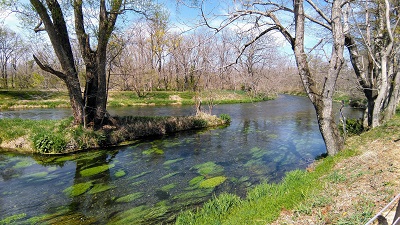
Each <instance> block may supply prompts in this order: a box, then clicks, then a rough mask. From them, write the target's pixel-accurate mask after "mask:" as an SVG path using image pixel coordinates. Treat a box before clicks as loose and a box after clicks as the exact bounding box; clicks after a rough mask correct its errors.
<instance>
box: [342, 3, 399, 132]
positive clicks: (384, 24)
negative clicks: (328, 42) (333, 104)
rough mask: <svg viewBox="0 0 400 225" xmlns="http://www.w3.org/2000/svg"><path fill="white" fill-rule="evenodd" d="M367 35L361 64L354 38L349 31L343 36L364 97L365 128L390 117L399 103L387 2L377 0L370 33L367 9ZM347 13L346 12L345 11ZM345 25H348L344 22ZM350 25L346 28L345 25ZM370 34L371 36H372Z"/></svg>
mask: <svg viewBox="0 0 400 225" xmlns="http://www.w3.org/2000/svg"><path fill="white" fill-rule="evenodd" d="M365 8H366V12H365V14H366V21H365V27H366V32H365V35H364V36H363V42H362V45H364V46H365V47H366V49H367V57H365V58H366V60H365V61H367V63H364V60H363V56H361V54H360V53H359V51H358V45H360V44H359V43H357V42H356V41H355V38H354V37H353V36H352V35H351V34H350V30H347V31H346V33H345V37H346V42H345V45H346V47H347V49H348V52H349V54H350V59H351V64H352V66H353V68H354V71H355V73H356V76H357V78H358V82H359V84H360V86H361V87H362V88H363V91H364V94H365V97H366V98H367V101H368V102H367V108H366V111H365V122H364V126H365V127H371V128H374V127H377V126H379V125H381V124H382V123H383V122H384V121H386V120H388V119H390V118H392V117H393V115H394V114H395V111H396V106H397V104H398V102H399V88H400V87H399V85H400V77H399V68H398V66H397V67H396V63H398V62H396V60H397V59H396V53H394V38H393V30H392V29H391V24H390V23H391V22H390V21H391V20H390V15H389V14H390V10H389V9H390V5H389V1H387V0H385V1H380V2H377V5H376V14H375V17H374V18H376V21H375V22H376V23H375V26H373V29H374V30H373V31H371V24H372V23H373V22H374V21H370V19H369V18H370V15H369V14H370V12H369V10H370V9H369V6H368V5H367V6H366V7H365ZM347 13H348V12H347ZM344 23H345V24H349V21H348V19H345V21H344ZM348 26H349V25H348ZM371 35H374V37H372V36H371Z"/></svg>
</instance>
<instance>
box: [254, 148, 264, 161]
mask: <svg viewBox="0 0 400 225" xmlns="http://www.w3.org/2000/svg"><path fill="white" fill-rule="evenodd" d="M250 152H251V155H252V158H254V159H260V158H262V157H263V156H264V155H265V153H266V152H265V150H264V149H261V148H259V147H253V148H251V149H250Z"/></svg>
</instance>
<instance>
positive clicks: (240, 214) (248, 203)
mask: <svg viewBox="0 0 400 225" xmlns="http://www.w3.org/2000/svg"><path fill="white" fill-rule="evenodd" d="M354 154H356V152H355V151H352V150H345V151H342V152H341V153H339V154H338V155H336V156H334V157H331V156H329V157H327V158H325V159H323V160H321V161H320V162H319V164H318V165H317V166H316V168H315V170H314V171H312V172H307V171H301V170H295V171H292V172H289V173H288V174H287V175H286V177H285V178H284V179H283V181H282V182H280V183H278V184H269V183H264V184H260V185H258V186H256V187H254V188H253V189H251V190H250V191H249V192H248V194H247V197H246V198H245V199H240V198H239V197H237V196H234V195H231V194H224V195H221V196H218V197H216V198H214V199H212V200H210V201H209V202H207V203H206V204H204V206H203V207H201V208H199V209H197V211H186V212H184V213H182V214H181V215H179V216H178V218H177V221H176V224H196V225H197V224H266V223H270V222H272V221H274V220H276V219H277V217H278V216H279V214H280V212H281V210H282V209H287V210H290V209H294V208H295V207H302V210H304V211H308V212H310V207H312V206H310V205H304V202H307V201H309V200H310V199H312V197H313V196H314V195H315V193H318V192H320V191H322V189H323V186H322V182H320V181H319V179H320V178H321V177H322V176H324V175H326V174H328V173H330V171H331V170H332V167H333V166H334V165H335V163H336V162H337V161H340V160H342V159H343V158H347V157H350V156H353V155H354ZM332 179H337V178H332ZM339 181H340V179H339ZM328 202H329V199H319V200H315V201H314V204H328ZM301 204H303V206H301ZM210 205H212V206H213V207H210Z"/></svg>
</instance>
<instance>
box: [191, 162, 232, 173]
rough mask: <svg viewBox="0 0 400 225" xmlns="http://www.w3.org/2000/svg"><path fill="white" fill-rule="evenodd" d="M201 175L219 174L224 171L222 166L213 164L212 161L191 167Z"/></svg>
mask: <svg viewBox="0 0 400 225" xmlns="http://www.w3.org/2000/svg"><path fill="white" fill-rule="evenodd" d="M193 168H194V169H197V172H198V173H199V174H201V175H203V176H213V175H219V174H221V173H222V172H223V171H224V167H222V166H220V165H217V164H215V163H214V162H206V163H202V164H198V165H196V166H194V167H193Z"/></svg>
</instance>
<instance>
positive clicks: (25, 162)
mask: <svg viewBox="0 0 400 225" xmlns="http://www.w3.org/2000/svg"><path fill="white" fill-rule="evenodd" d="M33 164H34V163H33V162H32V161H28V160H23V161H19V162H17V163H16V164H15V165H14V166H13V168H14V169H20V168H26V167H29V166H32V165H33Z"/></svg>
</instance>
